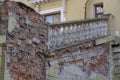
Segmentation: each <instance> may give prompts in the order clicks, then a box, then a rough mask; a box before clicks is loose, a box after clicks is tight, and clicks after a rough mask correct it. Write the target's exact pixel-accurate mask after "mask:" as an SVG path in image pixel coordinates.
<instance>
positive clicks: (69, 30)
mask: <svg viewBox="0 0 120 80" xmlns="http://www.w3.org/2000/svg"><path fill="white" fill-rule="evenodd" d="M108 20H109V19H108V17H106V16H105V17H101V18H94V19H86V20H80V21H69V22H63V23H55V24H51V25H50V27H49V30H48V50H50V51H52V50H56V49H61V48H65V47H69V46H73V45H77V44H80V43H82V42H85V41H90V40H95V39H99V38H103V37H106V36H108V35H110V32H109V28H108V27H109V26H108Z"/></svg>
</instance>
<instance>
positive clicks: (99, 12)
mask: <svg viewBox="0 0 120 80" xmlns="http://www.w3.org/2000/svg"><path fill="white" fill-rule="evenodd" d="M103 14H104V10H103V3H99V4H95V17H100V16H101V15H103Z"/></svg>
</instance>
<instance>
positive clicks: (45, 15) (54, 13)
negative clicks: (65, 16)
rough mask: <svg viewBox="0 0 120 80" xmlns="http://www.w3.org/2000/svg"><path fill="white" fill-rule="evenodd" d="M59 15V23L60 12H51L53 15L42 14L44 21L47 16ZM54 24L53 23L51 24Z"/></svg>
mask: <svg viewBox="0 0 120 80" xmlns="http://www.w3.org/2000/svg"><path fill="white" fill-rule="evenodd" d="M57 14H59V15H60V22H61V12H53V13H49V14H44V15H43V16H44V20H45V21H46V17H47V16H52V15H57ZM53 23H54V22H53Z"/></svg>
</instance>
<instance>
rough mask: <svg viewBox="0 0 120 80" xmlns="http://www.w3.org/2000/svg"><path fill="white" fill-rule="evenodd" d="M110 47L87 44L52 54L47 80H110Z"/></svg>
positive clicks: (92, 43)
mask: <svg viewBox="0 0 120 80" xmlns="http://www.w3.org/2000/svg"><path fill="white" fill-rule="evenodd" d="M109 55H110V54H109V45H108V44H102V45H97V46H96V45H94V42H92V41H91V42H85V43H82V44H80V45H78V46H71V47H69V48H64V49H61V50H57V51H54V52H51V54H50V56H49V63H48V69H47V80H54V79H55V80H110V79H109V78H110V75H109V73H110V66H111V65H110V61H109Z"/></svg>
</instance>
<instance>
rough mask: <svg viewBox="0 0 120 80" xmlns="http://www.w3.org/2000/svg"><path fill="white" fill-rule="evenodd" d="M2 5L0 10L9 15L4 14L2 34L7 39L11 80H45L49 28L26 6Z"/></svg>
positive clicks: (2, 16) (21, 4) (8, 3)
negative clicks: (4, 33)
mask: <svg viewBox="0 0 120 80" xmlns="http://www.w3.org/2000/svg"><path fill="white" fill-rule="evenodd" d="M2 4H3V6H2V8H1V10H2V12H3V13H6V14H1V17H0V18H2V20H1V21H2V24H1V27H0V28H1V29H0V30H2V32H6V35H7V37H6V43H5V45H6V49H5V53H6V54H7V57H6V61H7V67H8V69H9V72H10V75H11V79H13V80H45V53H46V52H45V51H46V50H47V33H48V29H47V28H48V25H47V24H46V23H45V22H44V20H43V18H42V16H41V15H39V14H38V13H36V12H35V11H34V10H33V9H31V8H30V7H28V6H26V5H24V4H23V3H19V2H11V1H7V2H3V3H2ZM4 19H5V21H4ZM4 24H5V25H4ZM7 27H8V28H7ZM5 30H6V31H5Z"/></svg>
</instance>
